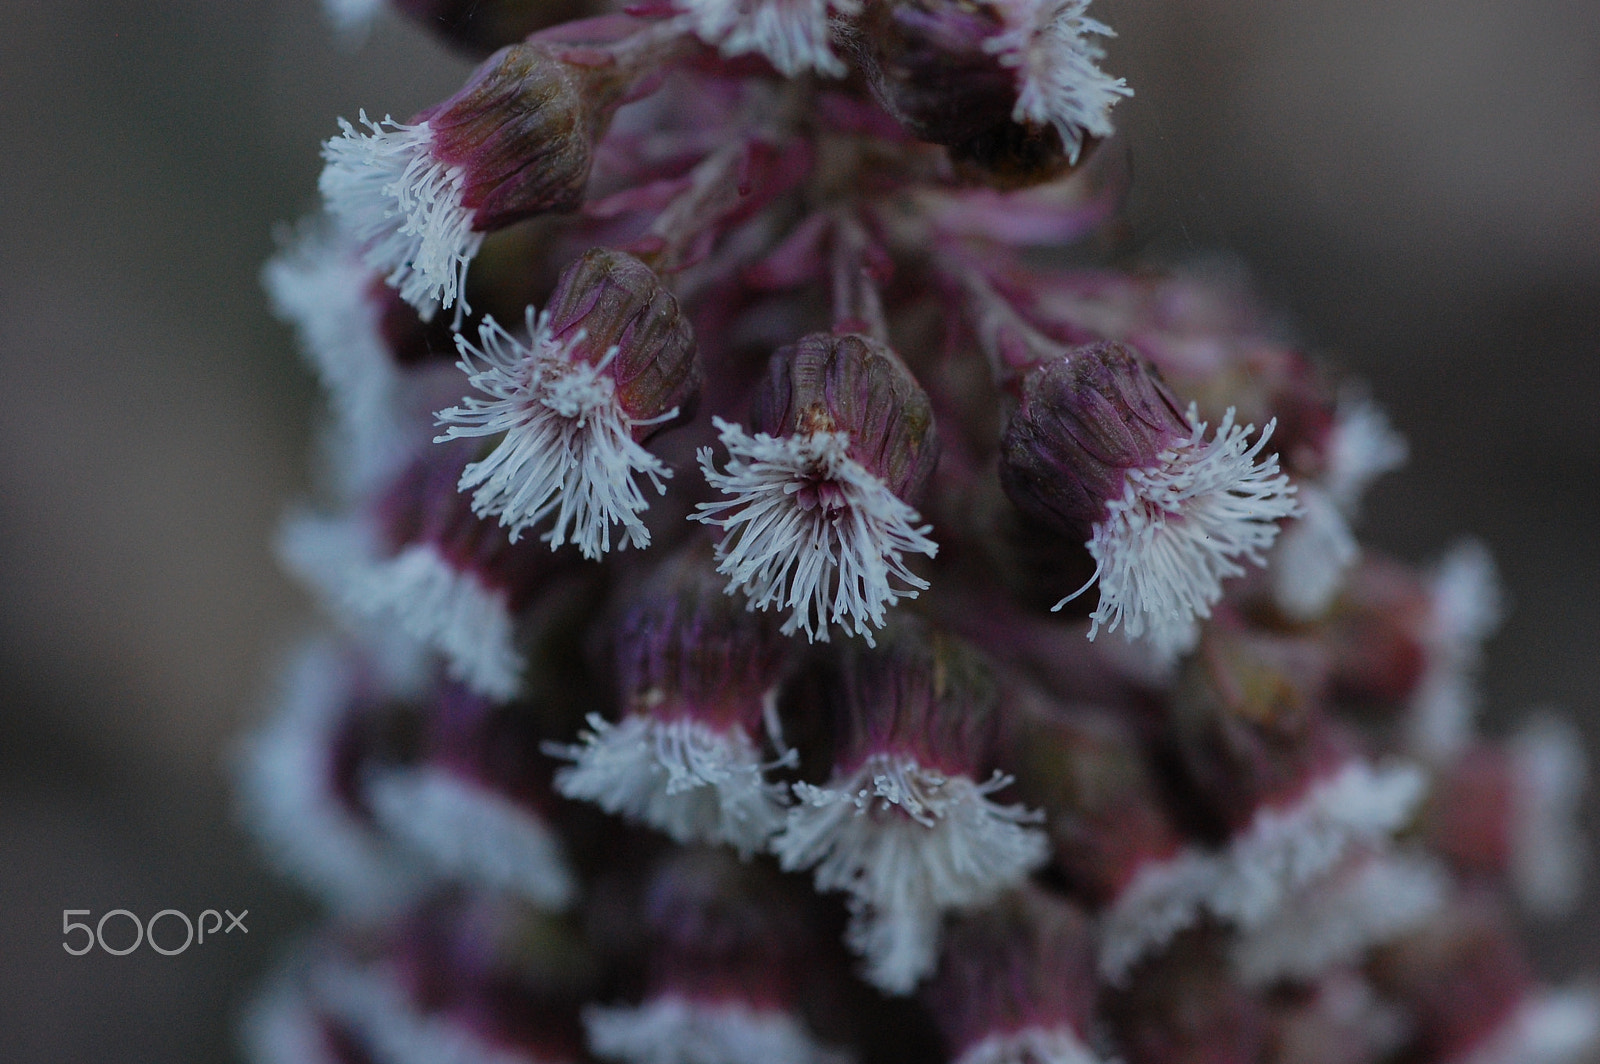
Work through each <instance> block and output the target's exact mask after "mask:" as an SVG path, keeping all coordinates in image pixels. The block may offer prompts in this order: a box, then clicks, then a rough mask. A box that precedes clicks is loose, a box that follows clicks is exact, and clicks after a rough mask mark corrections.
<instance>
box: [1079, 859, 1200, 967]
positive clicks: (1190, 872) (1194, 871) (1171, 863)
mask: <svg viewBox="0 0 1600 1064" xmlns="http://www.w3.org/2000/svg"><path fill="white" fill-rule="evenodd" d="M1219 871H1220V870H1219V865H1218V862H1217V860H1216V859H1215V858H1214V857H1213V856H1211V855H1210V854H1207V853H1202V852H1201V851H1199V850H1196V849H1194V848H1192V847H1185V848H1184V849H1182V850H1180V851H1178V852H1177V853H1175V854H1173V855H1172V856H1171V857H1168V858H1165V859H1163V860H1160V861H1150V862H1147V863H1146V864H1145V865H1144V866H1142V867H1141V868H1140V869H1139V870H1138V871H1137V872H1135V873H1134V875H1133V878H1132V879H1131V880H1130V881H1129V882H1128V885H1127V886H1125V887H1124V888H1122V892H1121V893H1120V894H1118V895H1117V897H1116V899H1115V900H1114V901H1112V903H1111V904H1110V905H1109V906H1108V907H1107V908H1106V910H1105V912H1104V913H1102V914H1101V916H1100V927H1099V938H1100V949H1099V957H1098V963H1099V967H1100V976H1101V978H1103V979H1104V980H1105V981H1106V982H1108V983H1111V984H1112V985H1114V986H1117V985H1121V984H1122V983H1123V982H1124V981H1125V980H1126V979H1127V975H1128V972H1129V970H1130V969H1131V968H1132V967H1133V966H1134V964H1135V963H1136V962H1137V961H1139V960H1140V959H1141V958H1143V957H1145V956H1146V955H1148V954H1151V953H1154V952H1155V951H1157V950H1159V949H1161V948H1162V947H1164V946H1166V944H1167V943H1168V942H1170V941H1172V938H1173V936H1174V935H1176V934H1177V933H1178V932H1180V931H1183V930H1186V929H1187V928H1190V927H1193V926H1194V925H1195V924H1196V923H1197V922H1198V921H1199V919H1200V915H1201V911H1202V909H1203V906H1204V902H1205V900H1206V898H1207V897H1208V896H1209V895H1210V893H1211V892H1212V891H1213V890H1214V889H1215V886H1216V881H1217V876H1218V875H1219Z"/></svg>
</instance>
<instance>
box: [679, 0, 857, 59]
mask: <svg viewBox="0 0 1600 1064" xmlns="http://www.w3.org/2000/svg"><path fill="white" fill-rule="evenodd" d="M678 6H679V7H680V8H681V9H682V10H683V12H684V15H683V18H684V21H685V23H686V24H687V25H688V26H689V28H690V29H692V30H693V31H694V33H695V35H696V36H698V37H699V38H700V39H701V40H703V41H705V42H706V43H707V44H711V45H715V46H717V47H718V48H720V49H721V51H722V54H723V55H725V56H730V57H732V56H736V55H748V54H750V53H752V52H754V53H757V54H759V55H762V56H765V57H766V59H767V61H768V62H770V63H771V64H772V65H773V66H774V67H776V68H777V69H778V72H779V73H781V74H782V75H784V76H785V77H790V78H792V77H796V76H797V75H800V74H803V73H805V72H806V71H808V70H815V71H816V72H817V73H819V74H828V75H831V76H833V77H836V78H842V77H844V75H845V74H846V73H847V72H848V69H847V68H846V67H845V65H844V63H843V62H842V61H841V60H840V59H839V57H838V56H836V55H834V54H833V48H832V43H831V42H832V39H833V27H832V19H833V16H834V15H853V14H856V13H857V12H859V11H860V10H861V4H860V3H859V2H858V0H679V2H678Z"/></svg>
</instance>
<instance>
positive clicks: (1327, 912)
mask: <svg viewBox="0 0 1600 1064" xmlns="http://www.w3.org/2000/svg"><path fill="white" fill-rule="evenodd" d="M1448 887H1449V877H1448V876H1447V875H1446V874H1445V872H1444V870H1443V869H1441V868H1440V867H1439V866H1438V865H1436V864H1435V863H1434V862H1433V861H1431V860H1428V859H1427V858H1425V857H1421V856H1418V855H1414V854H1404V853H1385V852H1381V851H1380V852H1361V853H1357V854H1355V855H1354V856H1353V857H1352V858H1351V859H1349V860H1346V861H1344V862H1342V863H1341V864H1340V865H1339V866H1337V867H1335V868H1334V869H1333V870H1332V871H1330V872H1329V873H1327V874H1326V875H1324V876H1323V877H1321V878H1320V879H1318V880H1316V881H1315V882H1313V883H1311V884H1310V885H1308V886H1307V887H1305V888H1304V889H1302V890H1299V891H1296V892H1295V893H1294V894H1293V895H1292V896H1291V897H1290V898H1289V899H1288V901H1287V902H1286V903H1285V904H1284V905H1283V907H1282V908H1280V909H1279V910H1278V911H1277V913H1275V914H1274V915H1273V916H1271V917H1270V918H1268V919H1267V920H1266V922H1264V923H1262V924H1261V925H1260V926H1258V927H1255V928H1253V929H1251V930H1250V931H1248V932H1246V933H1245V934H1244V935H1243V936H1241V937H1240V939H1239V940H1238V941H1237V942H1235V943H1234V947H1233V954H1232V958H1233V967H1234V971H1235V972H1237V973H1238V975H1239V977H1240V979H1241V980H1242V981H1244V982H1245V983H1246V984H1248V985H1250V986H1264V985H1266V984H1268V983H1272V982H1274V981H1276V980H1278V979H1299V980H1302V981H1309V980H1312V979H1314V978H1316V977H1318V976H1320V975H1322V974H1323V973H1324V972H1327V971H1328V970H1330V969H1332V968H1334V967H1336V966H1340V965H1346V964H1350V963H1352V962H1355V961H1358V960H1360V958H1361V957H1362V955H1363V954H1365V953H1366V952H1367V951H1368V950H1369V949H1372V948H1373V947H1375V946H1381V945H1383V944H1384V943H1385V942H1389V941H1392V940H1393V939H1395V938H1397V937H1398V936H1400V935H1403V934H1405V933H1407V932H1409V931H1411V930H1413V929H1414V928H1416V927H1419V926H1421V924H1422V923H1423V922H1425V921H1426V920H1427V919H1428V918H1429V917H1430V916H1432V915H1433V914H1434V913H1435V912H1437V911H1438V910H1439V907H1440V905H1441V904H1442V903H1443V901H1444V898H1445V893H1446V891H1447V889H1448Z"/></svg>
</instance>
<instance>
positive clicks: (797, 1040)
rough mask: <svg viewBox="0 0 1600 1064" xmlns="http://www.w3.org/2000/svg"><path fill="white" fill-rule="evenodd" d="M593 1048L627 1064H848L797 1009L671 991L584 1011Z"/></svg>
mask: <svg viewBox="0 0 1600 1064" xmlns="http://www.w3.org/2000/svg"><path fill="white" fill-rule="evenodd" d="M583 1026H584V1029H585V1030H586V1031H587V1032H588V1037H589V1049H590V1051H591V1052H593V1053H594V1054H595V1056H597V1057H603V1058H605V1059H607V1060H615V1061H621V1062H623V1064H848V1062H849V1061H850V1060H851V1056H850V1054H848V1053H845V1052H843V1051H841V1050H837V1049H833V1048H830V1047H828V1046H824V1045H822V1044H820V1043H818V1042H817V1041H816V1039H814V1038H813V1037H812V1036H811V1033H810V1032H809V1031H807V1030H806V1028H805V1027H804V1026H803V1025H802V1024H801V1023H800V1021H799V1020H798V1019H796V1018H795V1016H793V1015H792V1014H791V1013H788V1012H784V1011H780V1010H777V1009H760V1008H752V1007H751V1006H749V1005H745V1004H743V1003H740V1002H733V1001H728V1002H698V1001H690V1000H686V999H684V998H682V997H679V996H676V995H671V994H665V995H662V996H660V997H656V998H652V999H650V1000H648V1001H646V1002H645V1003H644V1004H642V1005H638V1006H626V1005H623V1006H609V1007H607V1006H599V1005H591V1006H589V1007H588V1008H586V1009H584V1010H583Z"/></svg>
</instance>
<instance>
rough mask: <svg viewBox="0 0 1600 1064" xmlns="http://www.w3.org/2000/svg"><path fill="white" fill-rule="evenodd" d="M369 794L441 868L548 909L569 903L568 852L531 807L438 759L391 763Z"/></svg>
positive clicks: (395, 830) (386, 819)
mask: <svg viewBox="0 0 1600 1064" xmlns="http://www.w3.org/2000/svg"><path fill="white" fill-rule="evenodd" d="M366 794H367V801H368V803H369V804H370V805H371V806H372V812H373V815H374V816H375V817H376V818H377V820H378V823H379V825H380V826H381V827H382V828H383V830H384V831H386V832H388V833H389V834H390V835H392V836H394V837H395V838H397V839H399V840H400V841H402V842H403V843H405V844H406V845H407V846H409V847H410V848H411V849H413V850H415V851H416V852H417V853H418V854H419V855H421V856H422V857H423V858H425V859H426V860H427V861H429V862H430V863H431V864H433V865H434V866H435V867H436V868H438V869H439V871H440V872H441V873H443V874H444V875H446V876H448V877H451V878H454V879H460V880H463V881H466V882H469V883H474V884H476V885H478V886H481V887H487V888H489V889H490V890H501V891H507V892H509V893H513V894H516V895H518V896H520V897H523V898H526V899H527V900H528V901H530V902H532V903H533V904H535V905H538V906H540V907H542V908H545V909H563V908H565V907H566V906H567V905H568V904H570V903H571V901H572V896H573V890H574V884H573V879H572V872H571V871H570V870H569V869H568V867H567V859H566V851H565V849H564V847H563V846H562V844H561V839H560V837H559V836H557V835H556V833H555V832H554V831H552V830H551V829H550V827H549V826H548V825H547V824H545V822H544V821H543V819H541V818H540V817H539V815H538V814H537V813H536V812H534V811H533V810H531V809H529V808H527V807H525V806H522V805H519V804H517V803H516V802H513V801H511V800H510V799H509V798H506V797H504V796H503V795H499V794H496V793H495V792H493V791H491V790H489V789H488V788H485V787H482V786H479V785H477V784H475V783H472V782H470V781H468V780H466V779H463V778H461V777H460V776H457V775H456V774H454V773H452V772H450V771H448V770H446V769H442V768H438V767H436V766H423V767H420V768H396V769H390V770H387V771H385V772H382V773H380V774H378V775H375V776H374V777H373V778H372V779H371V780H369V781H368V783H367V787H366Z"/></svg>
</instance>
